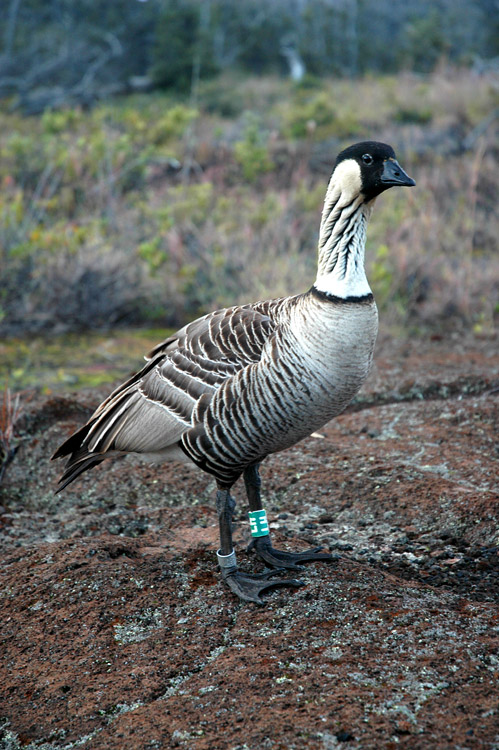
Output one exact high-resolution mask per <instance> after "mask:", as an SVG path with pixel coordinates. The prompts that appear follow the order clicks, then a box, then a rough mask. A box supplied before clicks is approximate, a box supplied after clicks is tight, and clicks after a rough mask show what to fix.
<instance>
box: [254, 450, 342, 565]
mask: <svg viewBox="0 0 499 750" xmlns="http://www.w3.org/2000/svg"><path fill="white" fill-rule="evenodd" d="M243 477H244V484H245V486H246V494H247V496H248V502H249V507H250V510H251V511H257V510H263V508H262V500H261V493H260V487H261V484H262V480H261V479H260V474H259V473H258V464H254V465H253V466H248V468H247V469H246V470H245V472H244V474H243ZM250 549H254V550H255V552H256V554H257V555H258V557H260V558H261V559H262V560H264V562H266V563H267V564H268V565H271V566H272V567H273V568H287V569H288V570H302V569H303V568H302V566H301V565H300V563H304V562H316V561H318V560H325V561H331V560H332V559H333V558H332V556H331V555H329V554H327V553H325V552H323V553H322V554H320V551H321V549H322V547H312V549H308V550H305V551H304V552H282V551H281V550H277V549H274V548H273V547H272V545H271V543H270V535H269V534H268V533H267V534H266V535H265V536H255V537H254V538H253V539H252V540H251V542H250V544H249V546H248V550H250Z"/></svg>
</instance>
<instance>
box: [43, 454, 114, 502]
mask: <svg viewBox="0 0 499 750" xmlns="http://www.w3.org/2000/svg"><path fill="white" fill-rule="evenodd" d="M103 461H104V457H103V456H102V454H100V453H98V454H94V455H92V454H87V456H86V458H79V459H78V458H77V459H76V460H74V459H73V457H71V458H70V459H69V461H68V463H67V464H66V469H65V471H64V474H63V475H62V476H61V478H60V479H59V487H58V488H57V489H56V491H55V494H56V495H57V493H58V492H60V491H61V490H63V489H64V488H65V487H67V486H68V484H71V482H72V481H74V480H75V479H76V477H79V476H80V474H82V473H83V472H84V471H87V469H92V468H93V467H94V466H97V464H101V463H102V462H103Z"/></svg>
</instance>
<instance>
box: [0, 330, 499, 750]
mask: <svg viewBox="0 0 499 750" xmlns="http://www.w3.org/2000/svg"><path fill="white" fill-rule="evenodd" d="M107 390H108V389H103V388H95V389H88V390H86V391H83V392H79V393H78V394H77V395H74V394H72V395H65V396H62V395H60V396H59V395H51V396H46V395H45V396H44V395H39V396H36V397H34V398H33V399H32V400H31V401H30V402H29V403H28V404H27V406H26V411H25V414H24V417H23V419H22V422H21V425H20V431H21V437H22V442H21V445H20V447H19V450H18V451H17V453H16V456H15V458H14V460H13V462H12V463H11V464H10V466H9V467H8V468H7V471H6V473H5V476H4V480H3V484H2V488H1V491H0V505H1V515H0V522H1V527H0V528H1V532H0V542H1V556H2V573H1V590H0V593H1V597H2V603H1V611H2V617H1V625H0V630H1V643H2V661H1V666H0V716H1V717H3V718H2V720H1V723H0V727H1V729H0V747H2V748H6V749H7V748H8V749H9V750H17V749H18V748H29V749H32V750H34V749H35V748H38V749H40V748H42V749H43V750H69V748H73V747H78V748H89V749H91V750H101V749H102V750H104V749H106V750H123V748H126V749H127V750H128V749H130V750H143V749H144V750H145V749H149V748H150V749H151V750H152V749H153V748H188V749H189V750H191V749H192V750H218V749H219V748H220V750H226V749H227V750H261V749H263V750H281V749H282V750H284V749H286V750H293V749H296V750H302V749H303V748H314V750H315V749H319V750H333V749H335V748H343V747H344V748H348V749H352V750H353V749H355V750H357V749H359V750H360V749H367V750H369V749H371V748H399V747H404V748H411V749H413V748H414V749H415V748H421V749H423V748H429V749H433V748H437V749H440V748H442V749H444V748H445V749H448V748H455V750H467V749H468V748H469V749H470V750H472V749H474V748H496V749H497V748H499V697H498V695H499V694H498V689H497V678H498V675H499V651H498V645H499V608H498V599H499V586H498V584H499V577H498V571H499V547H498V544H499V524H498V506H499V503H498V487H499V482H498V458H499V456H498V442H497V436H498V430H497V424H498V420H497V417H498V397H499V347H498V339H497V337H494V336H493V335H490V336H484V337H477V336H473V335H472V334H467V335H457V334H456V335H455V336H449V335H446V336H445V337H443V336H442V337H441V336H438V335H437V336H433V337H431V338H427V339H414V340H409V339H405V340H403V341H399V340H393V339H389V338H384V339H382V340H381V341H380V343H379V345H378V349H377V354H376V365H375V368H374V371H373V373H372V376H371V377H370V380H369V382H368V384H367V386H366V387H365V388H364V389H363V391H362V392H361V394H360V395H359V397H358V398H357V399H356V401H355V402H354V404H352V405H351V407H350V408H349V409H348V410H347V411H346V412H345V413H344V414H343V415H341V416H340V417H338V418H337V419H336V420H334V421H333V422H331V423H329V424H328V425H326V426H325V427H324V428H323V429H322V430H321V432H320V434H317V435H315V436H312V437H310V438H308V439H307V440H304V441H302V442H301V443H300V444H298V445H296V446H295V447H293V448H292V449H290V450H288V451H285V452H283V453H281V454H278V455H274V456H271V457H269V458H268V459H267V461H266V462H265V463H264V465H263V467H262V479H263V489H264V494H265V506H266V508H267V512H268V514H269V519H270V526H271V531H272V539H273V543H274V545H275V546H276V547H278V548H279V547H280V548H282V549H305V548H307V547H308V546H310V545H311V544H314V545H315V544H322V545H324V546H325V547H326V548H328V549H329V550H330V551H331V552H332V553H333V561H332V562H331V563H316V564H310V565H307V566H306V568H305V569H304V570H303V571H302V572H301V573H300V578H301V579H302V580H303V582H304V585H303V586H302V587H300V588H296V589H291V588H277V589H274V590H272V591H270V592H269V593H267V594H265V606H263V607H259V606H257V605H254V604H244V603H242V602H240V601H238V600H237V599H236V598H235V597H234V595H233V594H232V593H231V592H230V591H229V590H228V589H227V588H226V587H225V586H224V585H223V584H222V583H221V580H220V576H219V574H218V572H217V567H216V560H215V550H216V547H217V520H216V512H215V503H214V483H213V481H212V479H211V478H210V477H209V476H207V475H205V474H203V473H202V472H201V471H199V470H197V469H194V468H193V469H192V470H191V469H190V468H189V467H186V466H183V465H177V464H173V463H172V464H170V465H167V466H157V465H150V464H144V463H139V462H138V461H136V460H131V459H121V460H116V461H114V463H111V462H109V463H106V464H104V465H102V466H100V467H98V468H97V469H95V470H93V471H92V472H88V473H87V474H85V475H84V476H83V477H82V478H81V480H80V481H78V482H77V483H75V484H73V485H71V486H70V487H69V488H68V489H67V490H66V491H64V492H63V493H61V494H60V495H57V496H55V495H54V494H53V489H54V486H55V482H56V478H57V475H58V473H60V470H61V466H60V465H58V466H56V465H55V463H53V462H52V463H51V462H50V461H49V460H48V458H49V456H50V455H51V454H52V453H53V451H54V450H55V448H56V447H57V446H58V444H59V443H60V442H61V441H62V440H63V439H64V438H65V437H66V436H68V435H69V434H70V433H71V432H72V431H74V429H75V428H77V427H78V426H79V425H80V424H81V423H82V422H83V421H85V419H86V418H87V417H88V416H89V414H90V413H91V411H92V409H93V408H94V407H95V406H96V405H97V404H98V402H99V401H100V399H101V398H102V397H104V396H105V395H106V392H107ZM235 496H236V499H238V501H239V504H238V510H237V512H236V521H237V531H236V540H237V546H236V549H237V554H238V560H239V563H240V565H241V567H243V568H245V569H248V570H252V571H255V570H260V569H261V568H262V565H261V564H260V563H258V562H257V560H256V558H255V557H254V555H253V554H252V553H248V552H247V551H246V545H247V543H248V541H249V538H250V534H249V524H248V520H247V515H246V508H245V501H244V490H243V486H242V484H241V483H238V484H237V485H236V486H235Z"/></svg>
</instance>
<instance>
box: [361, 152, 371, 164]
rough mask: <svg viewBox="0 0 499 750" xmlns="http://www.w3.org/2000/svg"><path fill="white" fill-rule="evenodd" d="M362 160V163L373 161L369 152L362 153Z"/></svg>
mask: <svg viewBox="0 0 499 750" xmlns="http://www.w3.org/2000/svg"><path fill="white" fill-rule="evenodd" d="M362 161H363V162H364V164H372V163H373V158H372V156H371V154H364V155H363V157H362Z"/></svg>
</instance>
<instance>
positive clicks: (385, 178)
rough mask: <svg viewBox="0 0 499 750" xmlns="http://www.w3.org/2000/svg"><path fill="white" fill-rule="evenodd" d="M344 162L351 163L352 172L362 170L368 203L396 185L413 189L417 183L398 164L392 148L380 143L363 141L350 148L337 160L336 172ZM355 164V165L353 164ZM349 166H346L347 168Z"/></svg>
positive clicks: (361, 181)
mask: <svg viewBox="0 0 499 750" xmlns="http://www.w3.org/2000/svg"><path fill="white" fill-rule="evenodd" d="M342 162H350V163H351V166H352V171H354V172H356V173H357V175H358V171H357V169H356V167H355V166H354V164H355V165H357V166H358V168H359V170H360V185H361V187H360V192H362V194H363V195H364V196H365V199H366V201H370V200H372V199H373V198H376V196H377V195H379V194H380V193H382V192H383V191H384V190H388V188H390V187H395V186H396V185H405V186H407V187H412V186H413V185H415V184H416V183H415V182H414V180H413V179H412V178H411V177H409V176H408V175H407V174H406V173H405V172H404V170H403V169H402V167H401V166H400V164H399V163H398V161H397V159H396V157H395V152H394V150H393V148H392V147H391V146H388V145H387V144H386V143H379V142H378V141H363V142H362V143H355V144H354V145H353V146H349V147H348V148H346V149H345V150H344V151H342V152H341V153H340V154H338V157H337V159H336V164H335V170H336V168H337V167H338V166H339V165H340V164H342ZM352 162H354V164H352ZM346 166H347V165H346V164H345V167H346Z"/></svg>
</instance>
